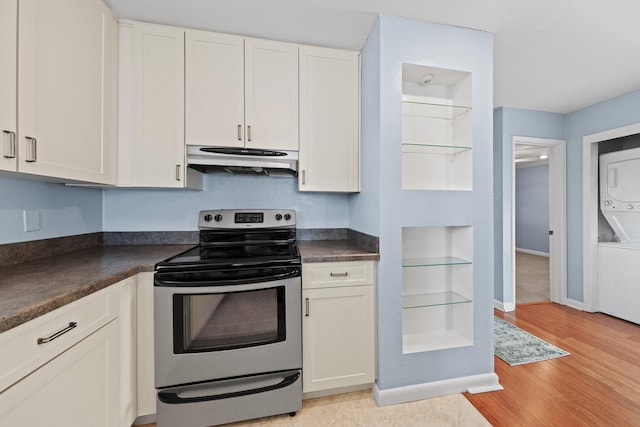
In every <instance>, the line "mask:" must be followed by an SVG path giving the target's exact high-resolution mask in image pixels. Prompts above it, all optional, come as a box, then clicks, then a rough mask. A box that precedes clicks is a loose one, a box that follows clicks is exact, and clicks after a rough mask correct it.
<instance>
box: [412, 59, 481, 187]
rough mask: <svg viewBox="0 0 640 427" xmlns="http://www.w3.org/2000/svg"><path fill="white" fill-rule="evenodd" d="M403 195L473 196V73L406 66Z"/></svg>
mask: <svg viewBox="0 0 640 427" xmlns="http://www.w3.org/2000/svg"><path fill="white" fill-rule="evenodd" d="M402 80H403V82H402V189H404V190H467V191H469V190H472V189H473V180H472V160H473V156H472V148H473V147H472V138H471V130H472V111H471V73H468V72H463V71H456V70H447V69H442V68H434V67H425V66H420V65H413V64H403V65H402Z"/></svg>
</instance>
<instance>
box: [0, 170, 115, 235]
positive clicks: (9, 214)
mask: <svg viewBox="0 0 640 427" xmlns="http://www.w3.org/2000/svg"><path fill="white" fill-rule="evenodd" d="M24 210H37V211H39V212H40V230H38V231H30V232H25V231H24V220H23V211H24ZM0 224H2V227H1V228H0V244H1V243H15V242H25V241H30V240H38V239H48V238H52V237H61V236H71V235H74V234H84V233H94V232H99V231H101V230H102V191H101V190H92V189H86V188H72V187H65V186H64V185H62V184H53V183H47V182H37V181H30V180H24V179H13V178H0Z"/></svg>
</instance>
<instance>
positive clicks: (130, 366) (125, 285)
mask: <svg viewBox="0 0 640 427" xmlns="http://www.w3.org/2000/svg"><path fill="white" fill-rule="evenodd" d="M114 286H120V311H119V313H120V314H119V321H120V417H121V418H120V425H122V426H130V425H132V424H133V422H134V421H135V419H136V418H137V416H138V408H137V404H138V398H137V388H136V387H137V386H136V364H137V360H136V329H137V328H136V305H137V304H136V279H135V278H134V277H129V278H127V279H125V280H123V281H121V282H120V283H119V284H117V285H114Z"/></svg>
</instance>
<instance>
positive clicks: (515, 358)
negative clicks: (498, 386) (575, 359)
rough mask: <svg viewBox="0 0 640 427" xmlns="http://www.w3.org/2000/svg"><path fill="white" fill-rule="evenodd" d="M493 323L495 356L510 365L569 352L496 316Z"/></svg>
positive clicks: (559, 355) (565, 354) (536, 360)
mask: <svg viewBox="0 0 640 427" xmlns="http://www.w3.org/2000/svg"><path fill="white" fill-rule="evenodd" d="M494 323H495V328H494V331H495V332H494V333H495V352H496V356H498V357H499V358H500V359H502V360H504V361H505V362H507V363H508V364H509V365H511V366H513V365H522V364H525V363H531V362H539V361H541V360H548V359H554V358H556V357H562V356H567V355H569V354H570V353H569V352H566V351H564V350H562V349H560V348H558V347H556V346H555V345H552V344H549V343H548V342H546V341H544V340H541V339H540V338H538V337H535V336H533V335H531V334H530V333H528V332H525V331H523V330H522V329H520V328H518V327H517V326H513V325H512V324H511V323H509V322H506V321H504V320H502V319H500V318H498V317H494Z"/></svg>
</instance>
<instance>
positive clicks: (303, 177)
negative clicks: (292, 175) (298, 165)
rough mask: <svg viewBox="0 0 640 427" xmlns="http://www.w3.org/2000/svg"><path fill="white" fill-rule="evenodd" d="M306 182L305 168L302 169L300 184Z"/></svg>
mask: <svg viewBox="0 0 640 427" xmlns="http://www.w3.org/2000/svg"><path fill="white" fill-rule="evenodd" d="M306 183H307V171H306V170H304V169H303V170H302V185H305V184H306Z"/></svg>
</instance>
